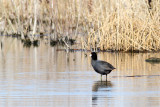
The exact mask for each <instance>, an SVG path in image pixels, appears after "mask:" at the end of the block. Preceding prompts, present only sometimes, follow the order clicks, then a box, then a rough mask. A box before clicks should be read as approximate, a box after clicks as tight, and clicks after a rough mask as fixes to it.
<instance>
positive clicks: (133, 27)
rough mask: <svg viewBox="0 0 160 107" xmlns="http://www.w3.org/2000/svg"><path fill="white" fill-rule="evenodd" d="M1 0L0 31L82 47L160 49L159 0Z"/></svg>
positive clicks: (134, 49) (126, 49) (131, 49)
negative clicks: (71, 41)
mask: <svg viewBox="0 0 160 107" xmlns="http://www.w3.org/2000/svg"><path fill="white" fill-rule="evenodd" d="M151 6H152V9H149V5H148V2H147V0H134V1H131V0H130V1H129V0H98V1H94V0H1V1H0V7H1V8H0V15H1V18H0V25H1V28H0V30H1V31H0V32H2V33H3V34H4V35H5V34H13V33H17V34H21V38H22V39H25V35H27V37H28V38H30V39H31V40H35V39H39V36H35V35H40V34H44V35H48V36H47V37H48V38H49V39H57V38H63V37H66V36H67V37H69V38H74V39H76V40H77V41H78V42H80V43H81V48H84V49H89V50H90V49H92V48H94V49H98V48H99V49H101V50H114V51H159V50H160V28H159V26H160V17H159V16H160V14H159V13H160V0H154V1H153V2H151Z"/></svg>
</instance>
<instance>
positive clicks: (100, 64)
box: [91, 52, 116, 81]
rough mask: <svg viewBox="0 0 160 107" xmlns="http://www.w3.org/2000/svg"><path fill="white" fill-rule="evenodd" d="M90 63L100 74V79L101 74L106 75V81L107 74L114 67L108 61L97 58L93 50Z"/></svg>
mask: <svg viewBox="0 0 160 107" xmlns="http://www.w3.org/2000/svg"><path fill="white" fill-rule="evenodd" d="M91 58H92V60H91V64H92V67H93V69H94V70H95V71H96V72H97V73H99V74H101V80H102V75H106V81H107V74H109V73H110V72H111V71H112V70H114V69H116V68H115V67H113V66H112V65H111V64H110V63H108V62H105V61H100V60H97V54H96V53H95V52H92V53H91Z"/></svg>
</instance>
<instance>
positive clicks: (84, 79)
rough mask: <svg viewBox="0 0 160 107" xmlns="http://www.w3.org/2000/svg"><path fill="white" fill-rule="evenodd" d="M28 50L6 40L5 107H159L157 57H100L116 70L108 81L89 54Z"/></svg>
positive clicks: (0, 61)
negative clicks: (150, 58) (96, 69)
mask: <svg viewBox="0 0 160 107" xmlns="http://www.w3.org/2000/svg"><path fill="white" fill-rule="evenodd" d="M59 48H61V47H54V48H53V47H49V46H48V45H47V44H46V45H45V44H43V45H40V46H39V47H38V48H34V47H31V48H25V47H23V46H22V45H21V43H20V41H18V40H13V39H7V40H6V42H5V43H4V44H3V48H2V49H1V50H0V106H1V107H92V106H93V107H108V106H109V107H150V106H152V107H159V106H160V81H159V80H160V64H157V63H148V62H145V59H147V58H149V57H160V55H159V53H134V54H131V53H102V52H100V53H98V58H99V59H101V60H105V61H108V62H110V63H111V64H112V65H114V66H115V67H116V69H115V70H114V71H112V72H111V73H110V74H109V75H108V81H107V82H106V81H105V76H103V80H102V81H101V80H100V75H99V74H97V73H96V72H94V70H93V69H92V67H91V64H90V60H91V59H90V57H89V54H90V52H81V51H77V52H69V53H66V52H65V51H57V49H59Z"/></svg>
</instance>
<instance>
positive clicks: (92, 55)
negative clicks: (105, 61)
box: [90, 52, 97, 60]
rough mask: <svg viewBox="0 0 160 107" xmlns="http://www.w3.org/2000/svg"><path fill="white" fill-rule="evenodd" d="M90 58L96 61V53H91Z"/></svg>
mask: <svg viewBox="0 0 160 107" xmlns="http://www.w3.org/2000/svg"><path fill="white" fill-rule="evenodd" d="M90 56H91V58H92V60H97V53H96V52H92V53H91V55H90Z"/></svg>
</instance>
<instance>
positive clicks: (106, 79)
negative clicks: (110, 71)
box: [106, 74, 107, 82]
mask: <svg viewBox="0 0 160 107" xmlns="http://www.w3.org/2000/svg"><path fill="white" fill-rule="evenodd" d="M106 82H107V74H106Z"/></svg>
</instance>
